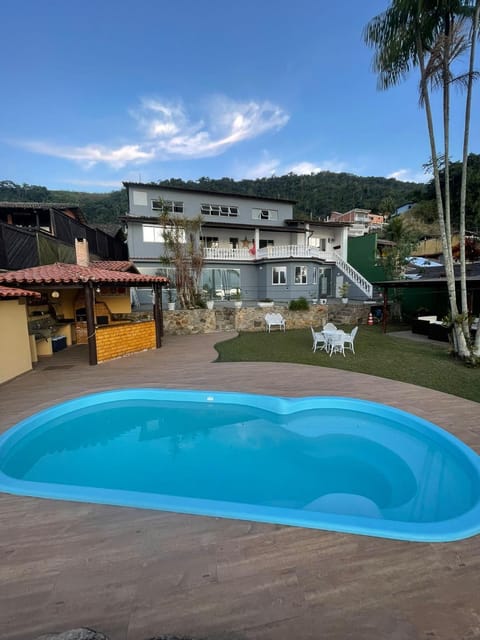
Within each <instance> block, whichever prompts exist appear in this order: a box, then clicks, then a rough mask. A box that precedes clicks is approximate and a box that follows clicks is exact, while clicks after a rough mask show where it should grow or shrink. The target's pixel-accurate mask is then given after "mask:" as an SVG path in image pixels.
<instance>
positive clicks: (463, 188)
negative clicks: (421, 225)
mask: <svg viewBox="0 0 480 640" xmlns="http://www.w3.org/2000/svg"><path fill="white" fill-rule="evenodd" d="M479 14H480V0H477V2H476V4H475V11H474V14H473V20H472V31H471V41H470V62H469V67H468V84H467V96H466V100H465V124H464V130H463V131H464V132H463V157H462V179H461V183H460V295H461V304H462V311H463V316H464V317H463V323H462V328H463V332H464V334H465V335H466V336H468V335H469V333H468V332H469V327H468V316H467V312H468V297H467V273H466V255H465V210H466V200H467V171H468V143H469V137H470V113H471V104H472V91H473V72H474V64H475V47H476V43H477V31H478V21H479ZM473 354H474V355H476V356H479V355H480V330H477V335H476V340H475V344H474V345H473Z"/></svg>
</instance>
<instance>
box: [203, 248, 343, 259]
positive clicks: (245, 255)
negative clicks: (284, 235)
mask: <svg viewBox="0 0 480 640" xmlns="http://www.w3.org/2000/svg"><path fill="white" fill-rule="evenodd" d="M203 257H204V258H205V260H219V261H220V260H225V261H228V262H235V261H252V262H254V261H255V260H269V259H278V258H281V259H283V258H318V259H320V260H327V261H331V262H334V261H335V254H334V252H333V251H320V249H317V247H307V246H305V245H301V244H290V245H278V246H275V245H274V246H268V247H264V248H263V249H258V250H257V251H253V250H252V249H248V248H246V247H242V248H240V249H231V248H229V247H209V248H205V249H204V250H203Z"/></svg>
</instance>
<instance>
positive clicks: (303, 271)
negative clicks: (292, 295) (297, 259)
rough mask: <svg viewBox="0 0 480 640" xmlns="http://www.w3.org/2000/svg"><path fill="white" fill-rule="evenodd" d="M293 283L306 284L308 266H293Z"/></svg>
mask: <svg viewBox="0 0 480 640" xmlns="http://www.w3.org/2000/svg"><path fill="white" fill-rule="evenodd" d="M293 282H294V283H295V284H307V282H308V267H307V265H305V264H302V265H298V266H297V267H295V278H294V280H293Z"/></svg>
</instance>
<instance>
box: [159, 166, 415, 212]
mask: <svg viewBox="0 0 480 640" xmlns="http://www.w3.org/2000/svg"><path fill="white" fill-rule="evenodd" d="M161 184H165V185H172V186H185V187H188V188H191V189H195V188H199V187H200V188H202V189H210V190H212V191H233V192H238V193H247V194H251V195H255V196H267V197H273V198H289V199H291V200H296V201H297V205H296V207H295V215H296V216H298V217H307V218H310V216H312V217H313V218H325V217H326V216H328V215H329V214H330V213H331V212H332V211H340V212H342V213H343V212H345V211H348V210H349V209H353V208H354V207H359V208H362V209H372V210H373V211H377V210H378V208H379V205H380V203H381V201H382V200H383V199H384V198H388V197H391V198H392V199H393V200H394V202H395V203H396V205H397V206H400V205H401V204H404V203H405V202H409V201H412V200H413V201H417V200H419V199H421V198H422V195H423V191H424V189H425V185H423V184H417V183H415V182H400V181H398V180H394V179H389V178H375V177H370V178H362V177H360V176H355V175H353V174H350V173H332V172H330V171H321V172H320V173H314V174H310V175H296V174H293V173H290V174H288V175H285V176H274V177H272V178H259V179H257V180H239V181H235V180H232V179H231V178H221V179H219V180H214V179H211V178H200V179H199V180H197V181H188V182H183V181H182V180H178V179H171V180H165V181H162V183H161Z"/></svg>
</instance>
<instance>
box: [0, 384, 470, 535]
mask: <svg viewBox="0 0 480 640" xmlns="http://www.w3.org/2000/svg"><path fill="white" fill-rule="evenodd" d="M0 490H1V491H6V492H9V493H14V494H21V495H29V496H39V497H47V498H57V499H65V500H81V501H87V502H100V503H106V504H115V505H125V506H134V507H144V508H153V509H163V510H169V511H176V512H182V513H193V514H202V515H210V516H220V517H231V518H241V519H248V520H256V521H262V522H274V523H281V524H289V525H297V526H303V527H313V528H318V529H328V530H333V531H342V532H349V533H360V534H367V535H375V536H382V537H388V538H396V539H406V540H423V541H447V540H456V539H461V538H465V537H468V536H472V535H475V534H477V533H479V532H480V457H479V456H478V455H477V454H476V453H474V452H473V451H472V450H471V449H469V448H468V447H467V446H466V445H464V444H463V443H462V442H460V441H459V440H457V439H456V438H454V437H453V436H451V435H450V434H448V433H446V432H445V431H442V430H441V429H440V428H438V427H436V426H435V425H433V424H431V423H428V422H426V421H424V420H422V419H420V418H417V417H415V416H413V415H411V414H408V413H405V412H402V411H399V410H396V409H392V408H390V407H386V406H384V405H380V404H376V403H372V402H366V401H362V400H353V399H348V398H335V397H310V398H298V399H294V398H275V397H271V396H260V395H247V394H236V393H221V392H204V391H175V390H158V389H126V390H120V391H111V392H105V393H99V394H94V395H90V396H86V397H83V398H79V399H76V400H72V401H69V402H66V403H64V404H61V405H57V406H56V407H53V408H51V409H48V410H46V411H43V412H41V413H38V414H36V415H34V416H32V417H31V418H28V419H27V420H25V421H23V422H22V423H20V424H18V425H17V426H16V427H13V428H12V429H10V430H9V431H7V432H6V433H5V434H3V435H2V436H0Z"/></svg>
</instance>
